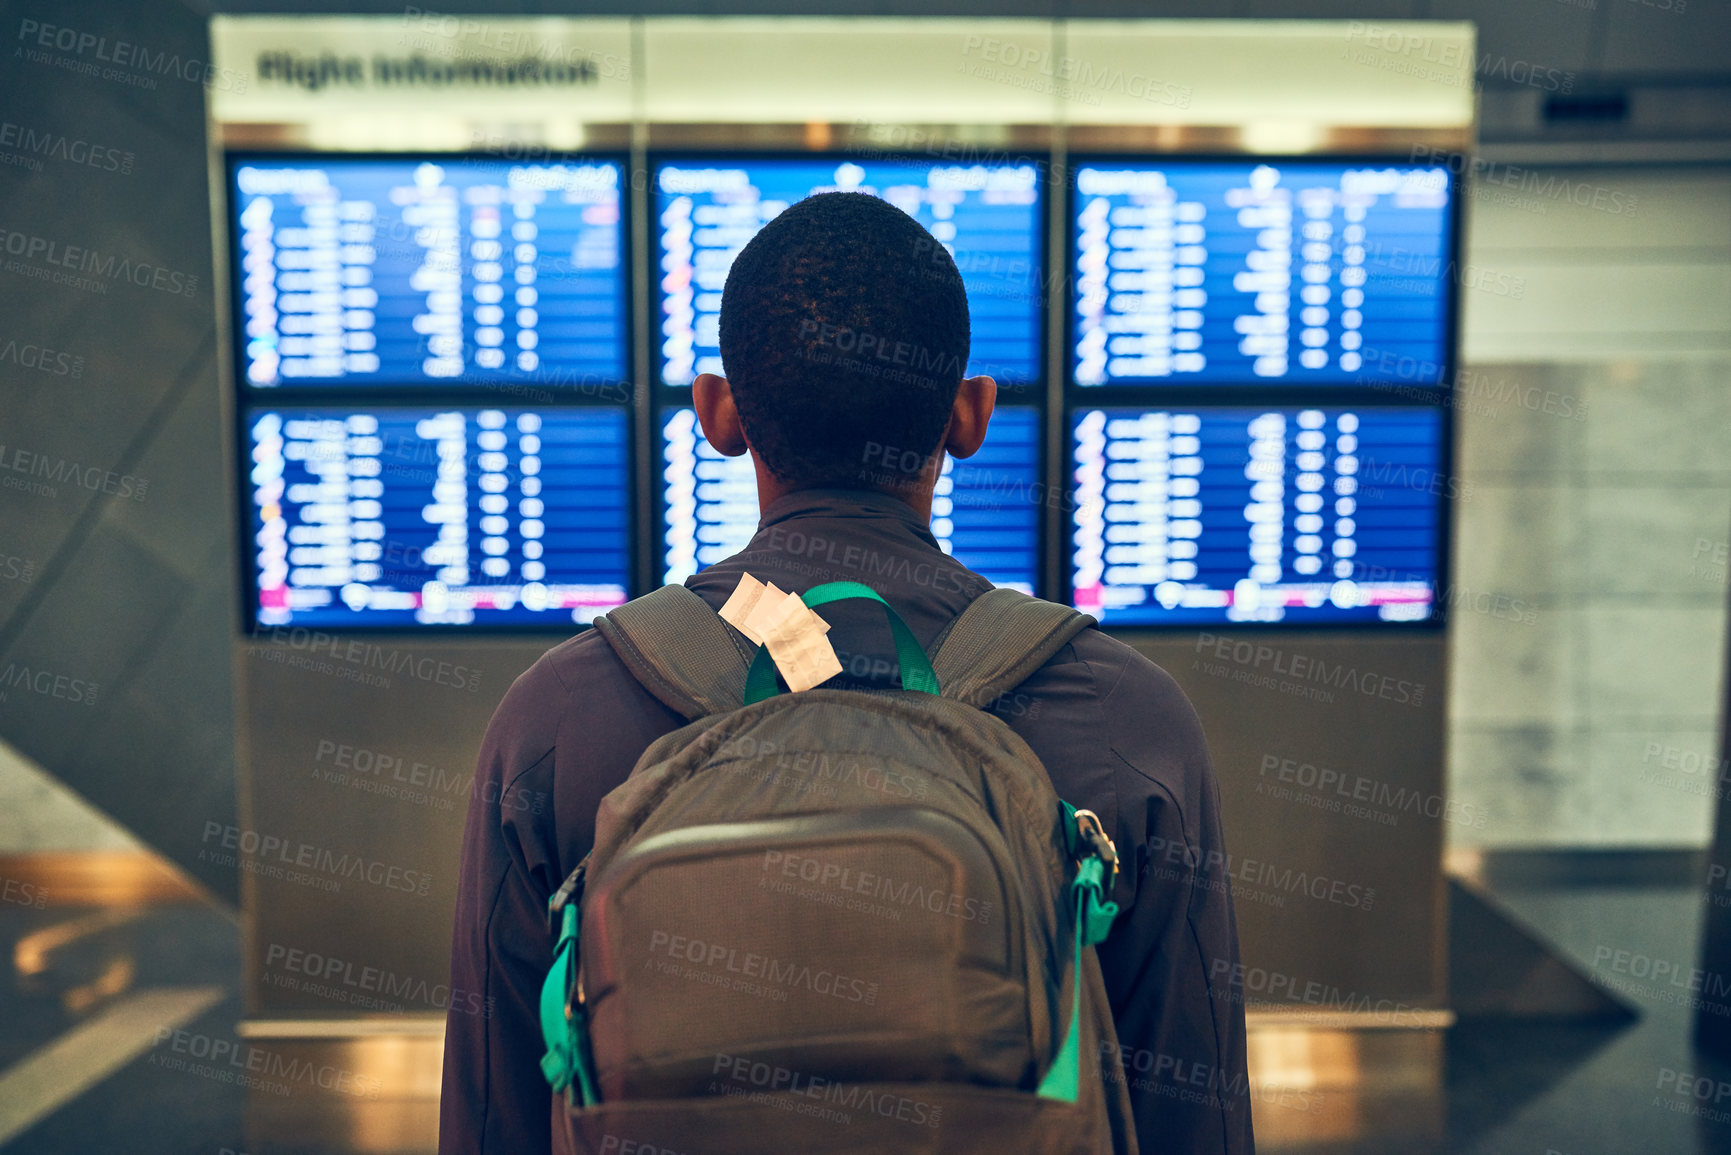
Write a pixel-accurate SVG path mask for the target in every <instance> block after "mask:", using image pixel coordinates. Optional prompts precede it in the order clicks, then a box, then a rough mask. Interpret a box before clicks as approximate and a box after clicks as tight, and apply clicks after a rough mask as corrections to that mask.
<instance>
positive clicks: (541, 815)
mask: <svg viewBox="0 0 1731 1155" xmlns="http://www.w3.org/2000/svg"><path fill="white" fill-rule="evenodd" d="M968 351H969V325H968V304H967V297H966V294H965V292H964V290H963V287H962V280H961V276H960V274H959V273H958V272H957V270H956V266H955V263H954V261H953V260H951V258H950V256H949V254H948V253H947V252H946V251H945V250H944V248H943V247H942V246H941V245H939V244H938V243H937V242H936V241H934V240H933V239H932V237H931V235H930V234H928V233H927V232H926V231H925V230H924V229H923V228H921V227H920V226H919V224H918V223H917V222H915V221H914V220H913V219H912V218H911V217H909V216H907V215H906V214H905V213H903V212H902V211H901V210H899V209H897V208H894V207H893V206H891V205H889V204H888V203H886V202H884V201H881V200H878V199H877V198H875V197H872V196H869V195H866V194H863V193H825V194H821V195H817V196H813V197H810V198H808V199H806V200H803V201H800V202H799V203H797V204H795V205H794V206H793V207H791V208H789V209H788V210H787V211H785V212H784V213H782V214H781V215H780V216H779V217H777V218H776V219H775V220H773V221H771V222H770V223H769V224H768V225H766V226H765V227H764V228H763V230H762V231H761V232H759V233H758V235H757V236H756V237H755V238H754V239H753V240H752V241H751V243H750V244H748V245H747V246H746V247H745V248H744V250H742V251H741V253H740V254H739V257H738V258H737V259H736V260H735V262H734V264H733V268H732V270H731V272H730V273H729V275H728V278H727V284H726V287H725V290H724V292H723V297H722V306H721V355H722V361H723V364H724V366H725V369H726V371H727V374H728V375H727V377H726V378H722V377H718V376H715V375H713V374H703V375H701V376H699V377H698V378H697V381H696V382H695V384H694V386H693V390H692V393H693V399H694V401H695V404H696V408H697V412H698V417H699V419H700V420H701V422H702V424H703V430H704V434H705V436H707V437H708V439H709V441H710V443H711V444H712V445H714V446H715V448H716V449H718V450H719V451H721V452H722V453H724V454H728V455H730V456H736V455H738V454H741V453H745V452H750V454H751V457H752V464H753V466H754V467H755V469H756V472H757V486H758V499H759V503H760V505H761V508H762V513H763V517H762V521H761V523H760V525H759V529H758V532H757V535H756V536H755V537H754V538H753V539H752V541H751V544H750V545H748V546H747V547H746V548H745V549H744V550H743V551H742V552H740V553H738V554H736V555H734V556H733V557H731V558H729V559H727V560H726V561H723V562H719V563H717V564H715V565H713V566H711V567H710V568H708V569H706V570H704V571H703V572H702V573H699V574H697V575H696V576H694V577H693V578H691V579H690V581H688V582H687V583H686V584H687V585H688V586H689V587H690V588H691V589H692V590H694V591H695V592H696V593H698V594H699V595H701V596H702V597H703V598H704V600H705V601H707V602H709V604H710V605H711V606H713V607H715V608H717V609H719V608H720V607H721V605H722V604H723V603H724V602H725V601H726V600H727V597H728V595H729V594H731V593H732V592H733V590H734V587H735V586H736V585H737V584H738V582H739V579H740V575H741V574H743V573H745V572H747V571H749V572H750V573H751V574H752V575H753V576H755V577H757V578H759V579H761V580H763V581H770V582H774V583H775V584H776V585H778V586H780V587H781V588H782V589H786V590H792V591H795V592H801V591H804V590H806V589H809V588H810V587H812V586H815V585H819V584H821V583H823V582H828V581H836V580H853V581H863V582H865V583H867V584H869V585H871V586H872V587H873V588H874V589H876V590H877V591H878V592H879V593H880V594H882V595H883V597H884V598H885V599H887V600H888V601H889V602H890V604H891V605H893V606H895V608H896V609H897V610H898V611H899V612H900V613H901V615H902V617H903V618H905V619H906V621H907V623H908V625H909V627H910V628H911V629H912V630H913V632H914V633H915V634H916V635H917V636H918V637H919V639H920V642H921V643H922V644H923V645H925V646H927V647H928V649H929V648H930V646H931V644H932V642H933V641H934V639H935V638H936V637H937V635H938V634H939V632H940V631H941V630H942V629H943V628H944V626H945V625H946V624H947V623H949V622H950V621H951V620H952V619H953V618H955V617H956V616H957V615H959V614H960V613H961V612H962V610H963V609H964V608H965V607H966V606H967V605H968V603H969V602H970V601H971V600H972V599H973V598H975V597H976V596H978V595H979V594H981V593H983V592H984V591H985V590H987V589H988V588H990V583H988V582H987V581H986V579H984V578H982V577H980V576H979V575H977V574H975V573H972V572H971V571H969V570H968V569H967V568H965V567H964V566H962V565H961V564H960V563H958V562H956V561H954V560H953V559H951V558H949V557H948V556H946V555H945V554H944V553H943V552H942V551H941V550H940V549H939V548H938V545H937V541H936V539H934V538H933V537H932V535H931V532H930V530H929V528H928V526H929V522H930V520H931V506H932V490H933V487H934V486H935V484H936V482H937V479H938V476H939V474H940V472H941V468H942V462H943V455H944V453H945V452H948V453H949V454H950V455H951V456H954V457H958V458H965V457H968V456H970V455H971V454H973V453H974V452H975V451H976V450H978V449H979V447H980V445H981V443H982V442H983V441H984V439H985V437H986V427H987V424H988V422H989V421H990V419H991V415H992V407H993V403H994V401H995V399H996V393H997V387H996V385H995V384H994V383H993V381H992V380H991V378H989V377H969V378H966V379H962V376H961V375H962V373H963V371H964V370H963V366H964V365H965V364H966V363H967V360H968ZM886 447H887V449H886ZM909 450H911V451H913V452H911V453H908V452H906V451H909ZM886 461H887V462H891V463H892V464H890V465H889V466H887V467H886V466H885V465H884V463H885V462H886ZM903 461H914V462H917V463H918V464H917V465H916V466H915V467H914V468H913V469H912V470H910V471H905V472H904V471H903V470H902V469H901V462H903ZM874 608H875V607H872V606H870V605H869V604H862V603H852V604H849V603H839V604H837V605H834V606H827V607H825V609H824V612H823V616H824V617H825V618H826V619H827V620H828V621H830V622H831V624H832V629H831V631H830V633H829V635H828V636H829V638H830V639H831V641H832V642H835V643H836V648H837V650H838V656H839V657H840V660H841V662H842V664H843V666H844V668H845V671H846V672H844V673H843V674H841V675H838V676H837V677H836V678H835V679H833V680H832V681H831V682H829V683H826V685H828V686H831V687H847V686H857V687H862V688H875V687H883V686H894V685H896V684H897V681H896V677H897V676H896V674H895V672H894V660H893V650H892V648H891V646H890V644H889V638H888V635H887V631H885V630H884V628H883V621H882V617H881V611H880V612H879V615H878V616H875V617H874V616H873V615H872V613H871V611H872V610H873V609H874ZM992 709H993V711H994V712H995V713H996V714H997V715H998V716H999V717H1000V718H1002V719H1003V720H1004V721H1005V722H1006V723H1008V724H1009V726H1010V727H1011V728H1012V729H1014V730H1015V731H1016V732H1017V733H1018V734H1020V735H1021V736H1022V737H1023V738H1024V739H1026V740H1027V742H1028V744H1029V745H1030V746H1031V747H1032V749H1033V750H1034V752H1035V754H1037V755H1038V756H1039V758H1040V760H1041V762H1042V763H1043V764H1044V765H1045V767H1046V769H1047V771H1048V772H1049V773H1050V774H1051V777H1052V782H1053V785H1054V786H1055V787H1056V788H1057V792H1058V794H1059V796H1060V797H1062V798H1064V799H1066V800H1068V801H1070V802H1071V803H1073V804H1075V805H1077V806H1082V807H1087V808H1089V809H1092V810H1094V811H1095V812H1096V813H1098V814H1099V815H1100V816H1101V818H1102V820H1103V821H1104V822H1105V823H1106V825H1107V828H1108V829H1109V830H1110V831H1111V833H1112V836H1113V840H1114V841H1115V842H1116V843H1117V846H1118V850H1119V853H1120V856H1121V857H1122V859H1123V861H1124V864H1125V869H1124V870H1123V871H1122V872H1121V873H1120V875H1119V879H1118V883H1117V889H1116V892H1115V894H1114V898H1115V899H1116V901H1117V902H1118V903H1119V905H1120V907H1121V908H1122V910H1123V914H1122V915H1120V917H1119V919H1118V921H1117V923H1116V925H1115V926H1114V928H1113V930H1112V934H1111V937H1110V938H1108V939H1107V940H1106V942H1105V943H1104V944H1102V945H1101V946H1100V948H1099V955H1100V965H1101V970H1102V972H1103V974H1104V976H1105V981H1106V987H1107V991H1108V995H1109V998H1110V1001H1111V1005H1112V1011H1113V1016H1114V1018H1115V1020H1116V1022H1117V1029H1118V1037H1119V1043H1120V1048H1119V1052H1118V1053H1117V1054H1115V1055H1106V1056H1103V1065H1102V1069H1103V1070H1104V1071H1105V1072H1106V1077H1107V1078H1118V1079H1126V1080H1127V1081H1128V1083H1129V1092H1130V1099H1131V1102H1132V1105H1133V1109H1134V1111H1135V1115H1136V1128H1137V1133H1138V1137H1139V1143H1140V1146H1141V1149H1142V1151H1143V1152H1145V1153H1146V1155H1166V1153H1170V1152H1211V1153H1225V1155H1249V1153H1250V1152H1251V1149H1252V1142H1251V1128H1250V1106H1249V1096H1248V1093H1247V1087H1246V1082H1245V1054H1244V1015H1243V1005H1242V994H1241V991H1240V990H1239V989H1238V987H1237V986H1236V985H1235V984H1234V982H1233V977H1234V976H1235V975H1236V973H1237V967H1236V965H1235V964H1236V962H1237V955H1238V946H1237V930H1236V926H1235V923H1234V920H1233V913H1232V900H1231V894H1230V891H1229V888H1228V885H1227V879H1226V878H1225V876H1224V874H1223V869H1222V868H1223V864H1224V863H1225V861H1226V857H1225V852H1224V847H1223V844H1222V839H1221V833H1220V803H1219V796H1218V791H1217V788H1216V785H1215V782H1214V778H1213V773H1212V771H1211V770H1210V768H1209V764H1208V754H1207V749H1206V747H1205V745H1204V743H1203V737H1202V731H1201V727H1200V725H1199V724H1198V722H1197V719H1196V715H1195V713H1194V711H1193V710H1192V709H1191V707H1190V704H1189V702H1187V701H1186V700H1185V698H1184V695H1183V693H1182V692H1181V691H1180V690H1179V689H1178V687H1177V686H1176V685H1175V684H1174V683H1173V681H1172V679H1171V678H1170V677H1168V676H1167V675H1166V674H1165V673H1164V672H1163V671H1161V670H1160V669H1159V668H1158V667H1156V666H1155V665H1154V664H1153V663H1151V662H1149V661H1148V660H1147V659H1146V658H1143V657H1142V656H1141V655H1139V654H1138V653H1136V651H1134V650H1132V649H1131V648H1130V647H1129V646H1127V645H1124V644H1123V643H1121V642H1119V641H1116V640H1114V639H1112V638H1110V637H1107V636H1106V635H1104V634H1102V633H1100V632H1099V631H1098V630H1086V631H1084V632H1083V633H1082V634H1080V635H1078V636H1077V637H1076V639H1075V640H1074V641H1073V642H1072V643H1071V644H1070V645H1068V646H1066V647H1065V648H1064V649H1062V650H1060V651H1059V652H1058V653H1057V655H1056V656H1055V657H1053V659H1052V660H1051V661H1049V662H1048V663H1047V664H1046V665H1045V666H1044V667H1042V668H1041V669H1040V670H1039V671H1037V672H1036V673H1035V674H1034V676H1033V677H1031V678H1030V679H1028V681H1027V682H1025V683H1024V684H1023V685H1022V686H1021V687H1020V689H1019V690H1017V691H1016V692H1014V693H1011V694H1006V695H1005V696H1004V697H1003V698H1001V699H1000V700H999V701H997V702H995V703H993V704H992ZM683 724H684V720H683V719H682V718H680V717H679V716H678V715H676V714H674V713H673V712H672V711H670V710H669V709H668V708H667V707H666V706H664V705H662V704H661V702H660V701H659V700H657V699H656V698H655V697H653V696H652V695H651V694H650V693H649V692H648V691H646V690H644V689H643V688H642V687H641V686H639V685H638V683H637V682H636V681H635V680H633V678H632V677H631V675H630V674H629V673H627V671H626V668H625V666H624V665H623V664H622V663H621V661H620V660H619V659H618V658H617V657H616V656H615V655H614V652H613V650H612V649H611V648H610V647H609V645H608V643H607V642H606V640H605V639H603V638H602V637H601V636H600V634H599V633H598V632H596V631H587V632H585V633H583V634H580V635H578V636H577V637H575V638H572V639H571V640H569V641H567V642H565V643H563V644H561V645H559V646H557V647H555V648H554V649H553V650H551V651H549V652H548V653H547V654H546V655H545V656H544V657H542V658H541V660H540V661H539V662H537V663H536V664H535V665H534V667H532V668H531V669H530V670H529V671H528V672H527V673H525V674H524V675H523V676H522V677H520V678H519V679H517V682H516V683H515V684H514V685H513V686H512V687H511V689H510V691H509V692H508V693H507V694H506V696H505V700H504V702H502V703H501V704H500V706H499V710H498V712H497V713H496V714H495V715H494V717H493V721H492V724H491V726H490V727H489V729H488V732H487V737H486V742H485V744H484V746H483V747H482V751H481V758H480V766H479V769H478V771H477V775H478V777H479V779H480V780H481V782H482V784H483V785H484V787H485V789H483V790H480V791H477V792H476V795H475V796H476V797H480V798H502V797H531V798H533V797H545V798H549V799H551V805H549V806H546V807H542V808H534V807H528V808H515V807H505V806H501V807H496V808H495V807H490V806H486V805H473V806H471V807H470V810H469V817H468V826H467V829H466V831H465V833H464V837H463V864H462V877H461V884H460V889H459V892H458V899H457V920H456V931H455V935H454V940H453V945H452V952H451V954H452V959H451V969H452V975H451V981H452V984H453V986H456V987H460V988H462V989H465V990H475V991H480V992H482V993H483V995H484V996H485V998H484V1005H486V1006H490V1007H491V1008H492V1013H491V1015H490V1016H487V1017H478V1016H474V1015H469V1014H463V1013H459V1012H458V1011H457V1010H455V1009H454V1010H453V1011H452V1012H451V1014H450V1015H449V1018H448V1025H447V1034H446V1040H445V1072H444V1095H443V1101H442V1103H441V1105H440V1135H439V1149H440V1151H441V1152H443V1153H445V1155H459V1153H462V1155H473V1153H477V1152H480V1153H484V1155H531V1153H535V1155H539V1153H541V1152H547V1151H549V1150H550V1147H551V1144H552V1142H553V1140H552V1138H551V1137H550V1132H551V1134H557V1133H558V1132H559V1129H558V1128H551V1127H550V1123H551V1120H552V1118H553V1114H552V1112H557V1111H560V1110H562V1109H563V1102H562V1099H561V1100H558V1101H554V1100H552V1096H551V1095H550V1094H549V1091H548V1088H547V1084H546V1082H545V1081H544V1080H543V1078H542V1075H541V1071H540V1068H539V1065H538V1064H539V1060H540V1057H541V1054H542V1043H541V1035H540V1029H539V1025H538V1019H537V1012H536V1007H537V998H538V995H539V992H540V989H541V982H542V979H543V978H544V977H545V975H546V973H547V968H548V966H549V963H550V961H551V947H552V939H551V937H550V935H549V934H548V930H547V916H546V911H547V900H548V897H549V896H550V895H551V894H552V892H553V891H554V890H555V889H556V888H557V887H558V886H559V883H560V882H561V881H562V880H563V879H564V878H565V876H566V874H567V873H569V872H570V871H571V870H572V869H573V868H574V867H575V866H576V864H577V863H578V861H579V860H581V859H582V857H583V856H584V855H585V854H586V853H587V852H588V851H589V849H590V845H591V843H592V842H593V840H594V833H595V812H596V808H597V806H598V804H599V803H600V801H601V799H602V797H603V796H604V795H605V794H607V793H608V792H609V791H610V790H612V789H613V788H614V787H616V786H618V785H619V784H620V783H621V782H623V781H624V780H625V778H626V776H627V775H628V774H629V773H630V771H631V768H632V766H633V764H634V763H635V762H636V760H637V758H638V756H639V755H640V754H641V753H642V752H643V750H644V749H645V748H646V747H647V746H648V745H649V744H650V743H651V742H652V741H654V740H655V739H656V738H658V737H660V736H661V735H662V734H665V733H668V732H669V731H672V730H674V729H677V728H679V727H680V726H682V725H683ZM1199 1072H1200V1073H1201V1074H1202V1075H1203V1076H1205V1077H1199V1076H1198V1073H1199ZM764 1149H765V1150H766V1151H769V1150H773V1149H774V1142H773V1136H766V1137H765V1148H764Z"/></svg>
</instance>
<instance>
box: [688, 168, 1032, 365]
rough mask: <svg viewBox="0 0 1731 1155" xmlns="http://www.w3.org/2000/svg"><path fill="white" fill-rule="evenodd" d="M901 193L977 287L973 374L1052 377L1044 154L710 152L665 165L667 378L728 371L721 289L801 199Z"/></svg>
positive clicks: (971, 305)
mask: <svg viewBox="0 0 1731 1155" xmlns="http://www.w3.org/2000/svg"><path fill="white" fill-rule="evenodd" d="M835 191H853V192H867V193H872V194H875V195H877V196H880V197H882V198H883V199H884V200H886V201H889V202H890V203H891V204H893V205H895V206H896V207H897V208H899V209H901V210H902V211H903V212H905V213H907V214H908V215H909V216H911V217H913V218H914V219H915V220H917V221H919V222H920V224H922V225H924V226H925V227H926V229H927V230H928V231H930V232H931V234H932V236H933V237H934V238H935V239H936V240H937V241H938V242H939V243H941V244H942V245H943V246H944V248H946V249H948V250H949V252H950V255H951V256H952V257H954V258H955V262H956V267H957V268H958V269H959V270H960V271H961V275H962V282H963V284H964V285H965V286H966V287H967V292H968V313H969V321H970V323H971V328H972V333H973V344H972V350H971V356H970V357H969V360H968V369H967V372H968V373H969V374H970V375H972V374H976V373H986V374H990V375H991V376H992V377H994V378H996V379H997V380H998V381H999V382H1000V383H1001V384H1008V385H1018V384H1027V383H1030V382H1034V381H1037V380H1039V378H1040V329H1041V318H1042V316H1043V314H1044V300H1043V298H1044V281H1043V280H1042V278H1041V275H1040V251H1041V245H1040V237H1041V232H1042V230H1043V228H1044V227H1045V226H1044V223H1043V220H1042V214H1041V210H1040V187H1039V179H1038V173H1037V170H1036V169H1035V166H1034V165H1033V164H1032V163H1028V164H1006V165H941V164H939V165H933V164H920V163H915V162H912V161H891V160H882V161H878V160H873V161H866V162H864V163H859V162H856V161H853V160H841V161H837V160H821V159H811V160H804V159H801V160H774V159H749V158H744V157H739V158H726V159H719V158H708V159H684V160H669V161H666V162H664V163H662V164H661V165H659V166H658V167H657V168H656V170H655V219H656V221H657V228H658V230H659V236H660V254H661V264H660V268H659V269H657V270H656V275H657V276H658V277H659V278H660V284H661V295H660V316H659V338H660V343H659V348H660V354H659V356H660V367H661V380H662V383H663V384H666V385H675V386H682V385H689V384H691V382H692V380H693V379H695V378H696V376H697V374H699V373H720V372H722V368H721V348H720V335H719V334H720V319H721V290H722V286H723V285H725V284H726V282H727V271H728V269H730V268H732V267H733V259H734V257H736V256H737V255H738V254H739V250H740V249H742V248H744V247H745V244H746V242H748V241H749V240H751V238H752V237H754V236H756V235H757V231H758V230H759V229H761V228H762V227H763V226H764V225H765V224H767V223H768V222H769V221H771V220H773V219H774V218H775V217H776V215H777V214H779V213H780V212H781V211H782V210H783V209H785V208H787V207H788V206H789V205H791V204H793V203H794V202H795V201H798V200H801V199H803V198H805V197H808V196H810V195H812V194H813V193H819V192H835Z"/></svg>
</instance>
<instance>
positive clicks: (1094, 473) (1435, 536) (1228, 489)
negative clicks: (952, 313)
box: [1070, 407, 1455, 625]
mask: <svg viewBox="0 0 1731 1155" xmlns="http://www.w3.org/2000/svg"><path fill="white" fill-rule="evenodd" d="M1071 428H1072V437H1073V453H1074V462H1075V485H1076V489H1075V511H1074V515H1073V524H1072V529H1071V543H1070V549H1071V558H1070V561H1071V565H1070V575H1071V577H1070V584H1071V597H1072V601H1073V604H1074V605H1075V606H1076V607H1077V608H1078V609H1081V610H1084V611H1086V612H1088V613H1091V614H1094V615H1095V616H1096V617H1098V618H1100V619H1101V621H1102V622H1103V623H1104V624H1107V625H1204V624H1209V623H1215V624H1225V623H1228V622H1245V623H1252V622H1283V623H1288V624H1304V623H1336V622H1338V623H1346V622H1413V621H1424V620H1427V619H1429V618H1430V617H1431V614H1432V607H1433V604H1434V602H1435V599H1436V590H1437V579H1438V570H1439V557H1440V542H1441V534H1442V524H1441V519H1442V517H1443V516H1444V511H1445V510H1446V508H1447V499H1448V498H1450V497H1452V496H1453V495H1454V494H1453V488H1454V484H1455V483H1454V480H1453V479H1452V478H1451V477H1449V476H1447V475H1446V473H1445V469H1444V464H1443V456H1442V444H1443V422H1442V415H1441V412H1440V411H1439V410H1437V409H1435V408H1425V407H1411V408H1395V407H1362V408H1341V407H1317V408H1300V407H1291V408H1273V409H1270V408H1260V407H1257V408H1252V407H1220V408H1211V407H1189V408H1171V409H1164V408H1160V409H1131V408H1108V409H1081V410H1078V411H1076V412H1075V413H1074V414H1072V426H1071Z"/></svg>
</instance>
